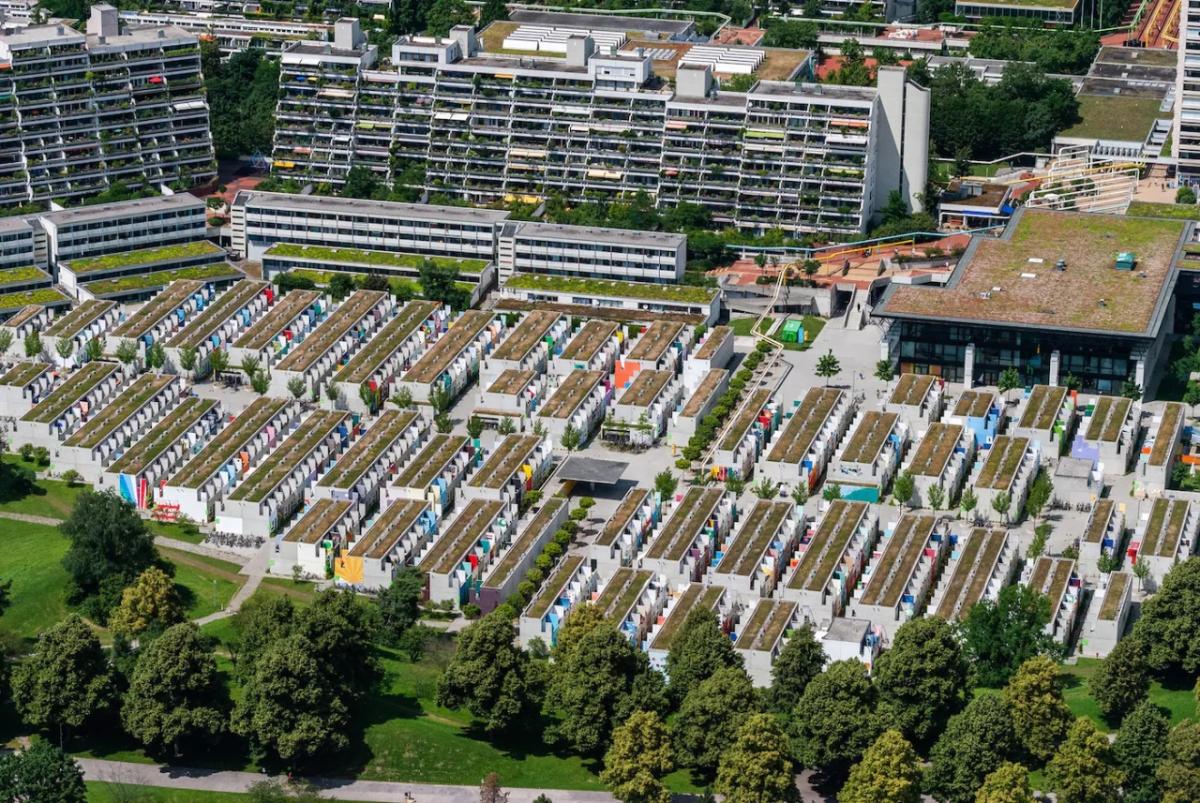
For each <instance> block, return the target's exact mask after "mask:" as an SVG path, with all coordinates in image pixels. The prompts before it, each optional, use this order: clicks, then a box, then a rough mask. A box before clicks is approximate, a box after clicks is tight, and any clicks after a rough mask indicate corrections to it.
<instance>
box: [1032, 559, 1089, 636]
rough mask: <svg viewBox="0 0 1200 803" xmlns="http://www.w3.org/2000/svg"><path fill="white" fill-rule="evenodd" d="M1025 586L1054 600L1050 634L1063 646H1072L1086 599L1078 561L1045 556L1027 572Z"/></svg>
mask: <svg viewBox="0 0 1200 803" xmlns="http://www.w3.org/2000/svg"><path fill="white" fill-rule="evenodd" d="M1024 583H1025V585H1026V586H1028V587H1029V588H1030V589H1032V590H1033V591H1034V592H1035V593H1038V594H1044V595H1045V596H1047V597H1049V599H1050V621H1049V622H1047V623H1046V634H1047V635H1050V636H1053V637H1054V640H1055V641H1057V642H1058V643H1059V644H1063V645H1066V644H1069V643H1070V641H1071V635H1072V633H1073V632H1074V630H1075V621H1076V617H1077V616H1078V614H1079V605H1080V601H1081V598H1082V596H1083V580H1081V579H1080V577H1079V576H1078V575H1077V574H1075V561H1074V560H1072V559H1070V558H1053V557H1049V556H1046V555H1043V556H1042V557H1040V558H1038V559H1037V560H1036V561H1034V562H1033V563H1032V564H1030V565H1029V566H1027V567H1026V568H1025V581H1024Z"/></svg>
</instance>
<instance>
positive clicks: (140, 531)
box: [59, 491, 159, 622]
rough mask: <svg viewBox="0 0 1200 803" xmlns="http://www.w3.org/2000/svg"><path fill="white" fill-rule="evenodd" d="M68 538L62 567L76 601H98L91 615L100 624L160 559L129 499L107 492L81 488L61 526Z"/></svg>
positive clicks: (92, 607) (143, 523)
mask: <svg viewBox="0 0 1200 803" xmlns="http://www.w3.org/2000/svg"><path fill="white" fill-rule="evenodd" d="M59 531H60V532H62V534H63V536H65V537H66V539H67V541H68V542H69V546H68V547H67V553H66V554H65V555H64V556H63V560H62V563H63V567H64V568H65V569H66V570H67V574H68V575H69V576H70V578H71V583H72V586H71V588H70V590H69V593H70V596H71V598H72V599H74V600H75V601H94V602H95V604H94V605H90V606H89V610H88V613H89V614H90V615H91V616H92V617H93V618H95V619H98V620H99V621H101V622H107V621H108V615H109V612H110V611H111V610H112V608H113V607H114V606H115V605H116V604H117V602H118V601H119V600H120V597H121V592H122V590H123V589H124V588H125V586H127V585H129V584H130V583H132V582H133V581H134V580H135V579H136V578H137V576H138V575H140V574H141V573H142V572H143V571H145V570H146V569H147V568H149V567H150V566H152V565H155V564H157V563H158V562H159V558H158V552H157V550H155V548H154V537H153V536H152V535H151V534H150V531H149V530H147V529H146V523H145V522H144V521H142V519H141V517H140V516H138V515H137V511H135V510H134V509H133V506H132V505H130V504H129V503H128V502H126V501H124V500H123V499H121V498H120V497H119V496H117V495H116V494H115V493H113V492H111V491H108V492H104V493H99V492H96V491H83V492H82V493H81V494H79V496H78V497H77V498H76V500H75V505H74V507H73V508H72V509H71V515H70V516H68V517H67V520H66V521H64V522H63V523H62V524H60V525H59Z"/></svg>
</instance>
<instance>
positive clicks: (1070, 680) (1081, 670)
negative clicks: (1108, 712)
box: [1063, 658, 1196, 731]
mask: <svg viewBox="0 0 1200 803" xmlns="http://www.w3.org/2000/svg"><path fill="white" fill-rule="evenodd" d="M1099 668H1100V661H1099V659H1096V658H1080V659H1079V662H1078V663H1077V664H1075V665H1074V666H1064V667H1063V674H1064V675H1066V677H1067V681H1066V688H1065V689H1064V690H1063V698H1064V699H1065V700H1066V701H1067V705H1068V706H1070V708H1071V713H1073V714H1074V715H1075V716H1077V717H1087V718H1088V719H1090V720H1092V721H1093V722H1095V723H1096V726H1097V727H1099V728H1100V729H1101V730H1103V731H1108V730H1111V729H1112V728H1110V726H1109V725H1108V723H1106V722H1105V721H1104V719H1103V718H1102V717H1101V716H1100V709H1099V708H1098V707H1097V705H1096V701H1095V700H1093V699H1092V696H1091V691H1090V690H1089V689H1088V681H1089V680H1090V679H1091V678H1092V676H1093V675H1095V674H1096V670H1097V669H1099ZM1150 702H1152V703H1154V704H1155V705H1158V706H1161V707H1163V708H1165V709H1166V710H1167V711H1169V712H1170V716H1171V724H1172V725H1175V724H1176V723H1178V722H1182V721H1183V720H1185V719H1189V718H1191V717H1194V716H1195V715H1196V698H1195V697H1194V696H1193V692H1192V687H1191V686H1189V687H1187V688H1184V689H1173V688H1166V687H1164V686H1163V685H1162V684H1161V683H1159V682H1158V681H1154V682H1152V683H1151V684H1150Z"/></svg>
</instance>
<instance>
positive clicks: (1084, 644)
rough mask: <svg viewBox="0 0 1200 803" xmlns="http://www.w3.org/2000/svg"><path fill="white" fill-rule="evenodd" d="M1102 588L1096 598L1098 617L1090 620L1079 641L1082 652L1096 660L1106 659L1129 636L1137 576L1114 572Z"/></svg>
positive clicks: (1107, 576)
mask: <svg viewBox="0 0 1200 803" xmlns="http://www.w3.org/2000/svg"><path fill="white" fill-rule="evenodd" d="M1101 582H1102V583H1104V585H1103V586H1102V588H1100V589H1099V590H1097V591H1096V592H1095V593H1094V594H1093V595H1092V608H1093V609H1095V613H1094V614H1093V615H1092V616H1090V617H1088V621H1087V624H1086V625H1085V626H1084V627H1085V629H1084V632H1083V634H1082V635H1081V636H1080V639H1079V649H1080V652H1081V653H1083V654H1084V655H1087V656H1090V657H1092V658H1105V657H1107V656H1108V654H1109V653H1110V652H1112V651H1113V648H1114V647H1116V646H1117V642H1118V641H1120V640H1121V637H1122V636H1123V635H1125V626H1126V624H1127V623H1128V622H1129V613H1130V611H1131V610H1132V608H1133V574H1132V573H1131V572H1110V573H1108V574H1105V575H1102V579H1101Z"/></svg>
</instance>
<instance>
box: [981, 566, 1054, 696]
mask: <svg viewBox="0 0 1200 803" xmlns="http://www.w3.org/2000/svg"><path fill="white" fill-rule="evenodd" d="M1049 621H1050V601H1049V600H1048V599H1047V598H1046V597H1045V596H1043V595H1041V594H1039V593H1037V592H1036V591H1034V590H1033V589H1031V588H1029V587H1027V586H1024V585H1020V584H1014V585H1010V586H1008V587H1007V588H1005V589H1004V590H1003V591H1001V592H1000V596H999V598H998V599H997V601H995V602H992V601H991V600H982V601H980V602H978V603H976V604H975V606H974V607H972V608H971V610H970V611H969V612H968V613H967V617H966V619H965V620H964V621H963V623H962V626H961V627H962V642H963V650H964V652H965V653H966V655H967V658H968V660H969V661H970V662H971V665H972V667H973V668H974V670H975V679H976V681H977V682H978V683H979V684H981V685H983V686H993V687H995V686H1002V685H1004V684H1005V683H1006V682H1008V679H1009V678H1010V677H1012V674H1013V673H1014V672H1016V671H1017V668H1018V667H1019V666H1021V664H1022V663H1023V662H1024V661H1026V660H1027V659H1029V658H1031V657H1033V656H1035V655H1057V654H1058V653H1059V651H1060V649H1061V648H1060V647H1059V645H1058V644H1057V642H1055V641H1054V639H1053V637H1052V636H1050V635H1048V634H1047V633H1046V632H1045V627H1046V624H1047V623H1048V622H1049Z"/></svg>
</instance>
